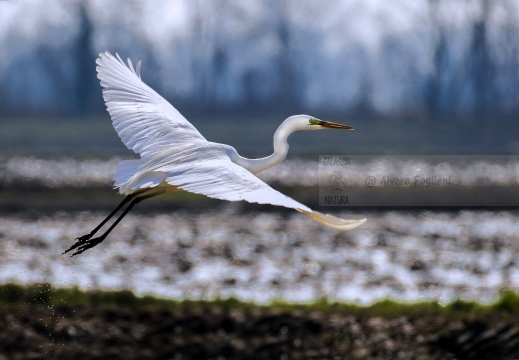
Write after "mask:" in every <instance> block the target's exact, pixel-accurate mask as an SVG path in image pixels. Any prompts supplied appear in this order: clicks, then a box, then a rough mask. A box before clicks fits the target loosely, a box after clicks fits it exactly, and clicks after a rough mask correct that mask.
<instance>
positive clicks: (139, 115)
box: [96, 52, 206, 158]
mask: <svg viewBox="0 0 519 360" xmlns="http://www.w3.org/2000/svg"><path fill="white" fill-rule="evenodd" d="M96 63H97V77H98V78H99V80H101V86H102V87H103V97H104V100H105V103H106V107H107V109H108V112H109V113H110V116H111V118H112V123H113V125H114V128H115V130H116V131H117V133H118V134H119V137H120V138H121V140H122V142H123V143H124V144H125V145H126V147H128V149H130V150H133V151H135V152H136V153H139V154H140V155H141V157H142V158H147V157H150V156H152V155H153V154H155V153H156V152H157V151H160V150H161V149H163V148H165V147H166V146H171V145H175V144H179V143H183V142H186V143H187V142H192V141H194V140H198V141H206V140H205V138H204V137H203V136H202V135H201V134H200V133H199V132H198V130H197V129H196V128H195V127H194V126H193V125H191V123H190V122H189V121H187V120H186V118H184V117H183V116H182V115H181V114H180V113H179V112H178V110H177V109H175V108H174V107H173V106H172V105H171V104H170V103H169V102H167V101H166V100H165V99H164V98H163V97H162V96H160V95H159V94H157V93H156V92H155V91H154V90H153V89H152V88H150V87H149V86H148V85H146V84H145V83H144V82H143V81H142V80H141V78H140V73H139V70H140V63H139V64H137V70H135V69H134V68H133V65H132V63H131V61H130V60H129V59H128V66H127V65H126V64H125V63H124V62H123V61H122V60H121V58H120V57H119V55H118V54H117V53H116V57H115V56H113V55H112V54H110V53H109V52H104V53H101V54H99V58H98V59H97V61H96Z"/></svg>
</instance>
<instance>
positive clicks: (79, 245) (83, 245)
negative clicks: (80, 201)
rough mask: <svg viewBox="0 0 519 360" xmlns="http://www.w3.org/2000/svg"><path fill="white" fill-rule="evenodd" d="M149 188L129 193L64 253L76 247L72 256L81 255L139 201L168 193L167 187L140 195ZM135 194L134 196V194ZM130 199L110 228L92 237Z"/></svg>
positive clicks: (107, 232) (102, 238)
mask: <svg viewBox="0 0 519 360" xmlns="http://www.w3.org/2000/svg"><path fill="white" fill-rule="evenodd" d="M148 190H149V189H145V190H142V191H138V192H136V193H134V194H130V195H128V196H127V197H126V198H125V199H124V200H123V201H122V202H121V203H120V204H119V206H117V208H116V209H115V210H114V211H112V213H111V214H110V215H108V217H107V218H106V219H105V220H103V221H102V222H101V224H99V225H98V226H97V227H96V228H95V229H94V230H92V231H91V232H90V233H88V234H87V235H84V236H81V237H79V238H77V239H76V242H75V243H74V244H73V245H72V246H71V247H69V248H68V249H67V250H65V251H64V252H63V254H66V253H68V252H69V251H72V250H74V249H77V250H76V251H75V252H74V253H73V254H72V256H75V255H79V254H81V253H82V252H84V251H85V250H87V249H90V248H92V247H94V246H96V245H98V244H100V243H101V242H102V241H103V240H104V239H105V238H106V237H107V236H108V234H109V233H110V232H111V231H112V230H113V229H114V228H115V227H116V226H117V224H119V222H120V221H121V220H122V219H123V218H124V217H125V216H126V214H128V212H129V211H130V210H131V209H132V208H133V207H134V206H135V205H137V204H138V203H140V202H141V201H143V200H146V199H149V198H152V197H154V196H158V195H162V194H164V193H166V192H167V191H168V190H167V189H162V190H158V191H155V192H152V193H150V194H146V195H142V196H138V195H139V194H142V193H144V192H145V191H148ZM132 195H133V196H132ZM129 201H131V202H130V205H128V207H127V208H126V209H125V210H124V211H123V213H122V214H121V215H120V216H119V217H118V218H117V220H115V221H114V223H113V224H112V225H111V226H110V227H109V228H108V230H106V231H105V232H104V233H103V235H101V236H99V237H97V238H93V239H91V237H92V235H94V234H95V233H96V232H97V231H98V230H99V229H100V228H101V227H102V226H103V225H104V224H105V223H106V222H107V221H108V220H109V219H110V218H111V217H112V216H113V215H114V214H115V213H116V212H117V211H119V210H120V209H121V207H123V206H124V205H125V204H126V203H128V202H129Z"/></svg>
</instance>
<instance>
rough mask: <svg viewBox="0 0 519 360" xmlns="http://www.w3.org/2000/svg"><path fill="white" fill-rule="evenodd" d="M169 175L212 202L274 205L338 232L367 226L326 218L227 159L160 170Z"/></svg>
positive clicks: (175, 182)
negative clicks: (302, 215)
mask: <svg viewBox="0 0 519 360" xmlns="http://www.w3.org/2000/svg"><path fill="white" fill-rule="evenodd" d="M157 170H158V171H163V172H164V173H166V174H167V177H166V182H167V183H168V184H170V185H174V186H177V187H179V188H181V189H183V190H185V191H189V192H193V193H197V194H202V195H205V196H208V197H211V198H215V199H220V200H227V201H239V200H244V201H247V202H250V203H258V204H271V205H276V206H283V207H287V208H291V209H295V210H297V211H299V212H301V213H303V214H305V215H307V216H309V217H310V218H312V219H313V220H315V221H317V222H320V223H321V224H323V225H326V226H328V227H330V228H333V229H336V230H351V229H354V228H356V227H357V226H359V225H361V224H363V223H364V222H365V221H366V219H362V220H345V219H340V218H338V217H335V216H332V215H324V214H321V213H319V212H317V211H314V210H312V209H310V208H309V207H308V206H306V205H303V204H301V203H299V202H297V201H295V200H294V199H292V198H290V197H288V196H286V195H283V194H282V193H280V192H279V191H277V190H275V189H273V188H271V187H270V186H269V185H267V184H266V183H264V182H263V181H261V180H260V179H259V178H257V177H256V176H254V175H253V174H252V173H250V172H249V171H247V170H246V169H244V168H242V167H241V166H239V165H236V164H234V163H233V162H232V161H230V160H229V159H228V158H226V157H219V158H217V159H214V158H213V159H207V160H202V159H199V161H197V162H195V163H193V162H188V163H185V164H176V165H174V166H167V165H166V166H163V167H161V168H158V169H157Z"/></svg>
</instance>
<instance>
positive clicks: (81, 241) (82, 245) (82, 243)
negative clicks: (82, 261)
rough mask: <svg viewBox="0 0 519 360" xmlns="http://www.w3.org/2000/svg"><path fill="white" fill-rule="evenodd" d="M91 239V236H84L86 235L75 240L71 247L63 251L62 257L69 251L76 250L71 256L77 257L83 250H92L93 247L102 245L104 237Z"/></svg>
mask: <svg viewBox="0 0 519 360" xmlns="http://www.w3.org/2000/svg"><path fill="white" fill-rule="evenodd" d="M91 237H92V235H90V234H86V235H83V236H80V237H78V238H76V242H75V243H74V244H73V245H72V246H71V247H69V248H68V249H67V250H65V251H64V252H63V254H62V255H64V254H66V253H68V252H69V251H72V250H74V249H76V251H75V252H74V253H73V254H72V255H71V256H76V255H79V254H81V253H82V252H84V251H85V250H88V249H90V248H93V247H94V246H96V245H98V244H100V243H102V242H103V240H104V239H105V237H104V236H100V237H97V238H93V239H90V238H91Z"/></svg>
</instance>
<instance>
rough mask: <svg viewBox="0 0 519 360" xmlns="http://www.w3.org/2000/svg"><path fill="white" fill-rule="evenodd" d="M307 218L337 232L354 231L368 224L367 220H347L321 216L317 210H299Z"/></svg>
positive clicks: (326, 215) (325, 215)
mask: <svg viewBox="0 0 519 360" xmlns="http://www.w3.org/2000/svg"><path fill="white" fill-rule="evenodd" d="M298 211H300V212H302V213H303V214H305V215H306V216H309V217H311V218H312V219H314V220H315V221H317V222H320V223H321V224H323V225H325V226H328V227H330V228H332V229H335V230H352V229H355V228H356V227H357V226H360V225H362V224H364V223H365V222H366V220H367V219H361V220H346V219H341V218H338V217H336V216H333V215H328V214H321V213H320V212H317V211H315V210H311V211H305V210H299V209H298Z"/></svg>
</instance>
